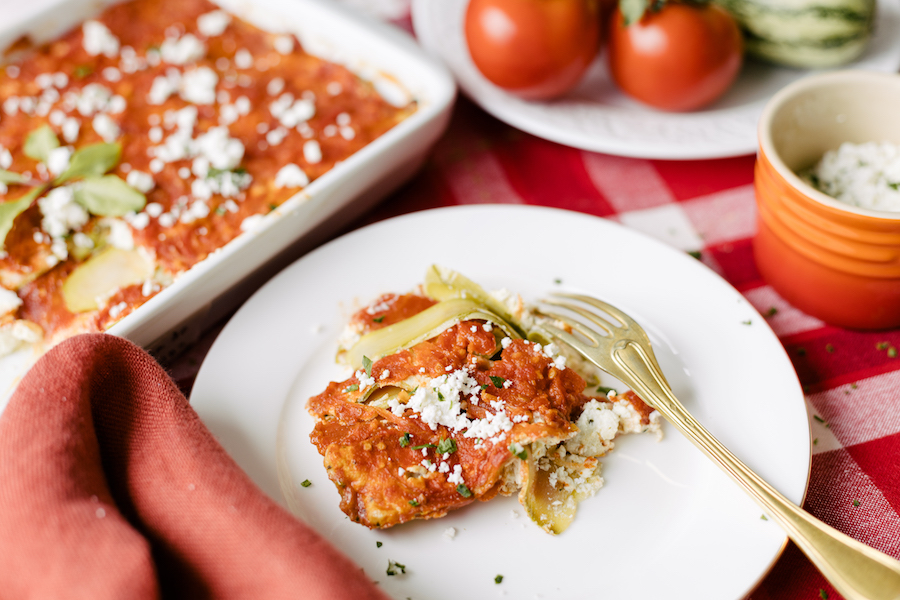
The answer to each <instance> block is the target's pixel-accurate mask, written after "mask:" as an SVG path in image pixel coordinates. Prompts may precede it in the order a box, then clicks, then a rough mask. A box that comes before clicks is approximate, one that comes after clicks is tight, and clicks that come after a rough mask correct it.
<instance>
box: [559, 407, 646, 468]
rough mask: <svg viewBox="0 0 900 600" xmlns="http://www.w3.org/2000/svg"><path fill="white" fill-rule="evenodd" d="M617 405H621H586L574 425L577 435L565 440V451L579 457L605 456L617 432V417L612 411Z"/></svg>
mask: <svg viewBox="0 0 900 600" xmlns="http://www.w3.org/2000/svg"><path fill="white" fill-rule="evenodd" d="M618 404H623V403H613V404H610V403H606V402H598V401H597V400H591V401H590V402H588V403H586V404H585V405H584V410H583V412H582V413H581V416H580V417H578V421H577V422H576V423H575V425H576V426H577V427H578V433H576V434H575V435H574V436H573V437H571V438H569V439H568V440H566V443H565V444H566V449H568V451H569V452H571V453H572V454H578V455H581V456H602V455H603V454H606V453H607V452H608V451H609V450H610V449H611V448H612V440H613V438H615V437H616V434H617V433H618V431H619V416H618V415H617V414H616V413H615V412H614V410H613V407H614V406H616V405H618ZM629 406H630V405H629Z"/></svg>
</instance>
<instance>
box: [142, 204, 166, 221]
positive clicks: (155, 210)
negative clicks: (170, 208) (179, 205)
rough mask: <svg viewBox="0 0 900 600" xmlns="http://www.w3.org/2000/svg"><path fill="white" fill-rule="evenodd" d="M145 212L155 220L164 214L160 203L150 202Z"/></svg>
mask: <svg viewBox="0 0 900 600" xmlns="http://www.w3.org/2000/svg"><path fill="white" fill-rule="evenodd" d="M144 211H145V212H146V213H147V214H148V215H150V217H152V218H154V219H155V218H157V217H159V215H161V214H162V213H163V207H162V204H159V203H158V202H150V203H149V204H147V206H145V207H144Z"/></svg>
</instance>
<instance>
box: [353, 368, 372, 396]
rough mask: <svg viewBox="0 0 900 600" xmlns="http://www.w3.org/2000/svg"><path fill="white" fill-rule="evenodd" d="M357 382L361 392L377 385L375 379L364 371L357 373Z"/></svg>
mask: <svg viewBox="0 0 900 600" xmlns="http://www.w3.org/2000/svg"><path fill="white" fill-rule="evenodd" d="M356 380H357V381H359V389H360V391H364V390H365V389H366V388H369V387H371V386H373V385H375V378H374V377H371V376H369V375H367V374H366V372H365V371H363V370H362V369H360V370H359V371H357V372H356Z"/></svg>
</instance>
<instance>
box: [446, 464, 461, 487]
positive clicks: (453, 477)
mask: <svg viewBox="0 0 900 600" xmlns="http://www.w3.org/2000/svg"><path fill="white" fill-rule="evenodd" d="M447 481H449V482H450V483H455V484H457V485H459V484H461V483H465V480H463V476H462V467H461V466H460V465H453V472H452V473H450V474H449V475H447Z"/></svg>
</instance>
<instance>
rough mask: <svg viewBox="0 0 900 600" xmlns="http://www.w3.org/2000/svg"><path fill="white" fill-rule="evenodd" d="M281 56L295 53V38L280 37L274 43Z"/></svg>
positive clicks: (288, 36)
mask: <svg viewBox="0 0 900 600" xmlns="http://www.w3.org/2000/svg"><path fill="white" fill-rule="evenodd" d="M272 45H273V46H274V47H275V50H277V51H278V53H279V54H290V53H291V52H293V51H294V38H293V36H290V35H279V36H276V37H275V40H274V41H273V42H272Z"/></svg>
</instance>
